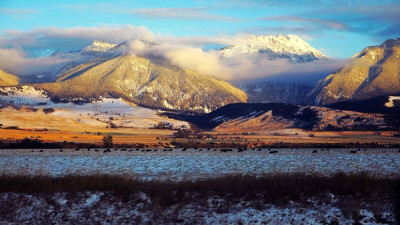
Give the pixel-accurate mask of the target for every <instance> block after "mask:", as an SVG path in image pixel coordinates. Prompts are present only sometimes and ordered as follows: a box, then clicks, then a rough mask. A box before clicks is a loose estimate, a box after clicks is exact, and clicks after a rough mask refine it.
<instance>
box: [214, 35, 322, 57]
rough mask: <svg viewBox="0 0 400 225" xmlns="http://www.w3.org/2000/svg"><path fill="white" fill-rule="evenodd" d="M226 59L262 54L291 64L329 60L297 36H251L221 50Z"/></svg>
mask: <svg viewBox="0 0 400 225" xmlns="http://www.w3.org/2000/svg"><path fill="white" fill-rule="evenodd" d="M220 53H221V55H223V56H224V57H226V58H229V57H233V56H237V55H242V54H260V55H263V56H266V57H267V58H269V59H272V60H273V59H277V58H288V59H289V60H290V61H291V62H294V63H301V62H310V61H314V60H317V59H322V58H327V56H326V55H324V54H323V53H321V52H320V51H318V50H316V49H315V48H313V47H312V46H310V44H308V43H307V42H306V41H304V40H303V39H301V38H299V37H298V36H296V35H278V36H273V35H269V36H254V35H252V36H250V38H248V39H246V40H244V41H241V42H239V43H237V44H235V45H232V46H227V47H225V48H222V49H220Z"/></svg>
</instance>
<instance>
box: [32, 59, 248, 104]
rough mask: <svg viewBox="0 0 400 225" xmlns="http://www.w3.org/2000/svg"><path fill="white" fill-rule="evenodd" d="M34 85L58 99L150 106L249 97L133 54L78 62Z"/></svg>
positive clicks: (206, 78) (226, 101) (218, 82)
mask: <svg viewBox="0 0 400 225" xmlns="http://www.w3.org/2000/svg"><path fill="white" fill-rule="evenodd" d="M35 87H37V88H39V89H43V90H45V91H47V93H48V94H49V95H50V96H51V97H53V99H59V100H63V99H65V100H71V99H76V98H82V99H84V100H90V99H96V98H98V97H99V96H106V97H107V96H110V97H123V98H124V99H126V100H129V101H132V102H135V103H137V104H140V105H143V106H147V107H154V108H162V109H172V110H189V111H199V112H209V111H211V110H214V109H216V108H218V107H221V106H223V105H226V104H229V103H234V102H246V101H247V96H246V94H245V93H244V92H243V91H241V90H239V89H237V88H235V87H233V86H232V85H231V84H229V83H228V82H225V81H222V80H217V79H215V78H212V77H210V76H207V75H203V74H199V73H197V72H194V71H191V70H184V69H181V68H178V67H175V66H171V65H168V64H166V63H162V62H154V61H150V60H148V59H145V58H140V57H136V56H130V55H125V56H118V57H115V58H113V59H110V60H107V61H105V62H102V63H99V64H96V63H90V62H89V63H86V64H81V65H78V66H76V67H73V68H70V69H69V70H66V71H65V72H64V74H61V75H60V76H59V78H58V80H57V82H56V83H47V84H37V85H35Z"/></svg>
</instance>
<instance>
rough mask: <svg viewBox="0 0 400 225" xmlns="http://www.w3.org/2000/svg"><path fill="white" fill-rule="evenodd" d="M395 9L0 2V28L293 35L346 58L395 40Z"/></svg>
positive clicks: (392, 5) (204, 2) (320, 1)
mask: <svg viewBox="0 0 400 225" xmlns="http://www.w3.org/2000/svg"><path fill="white" fill-rule="evenodd" d="M399 12H400V2H399V1H387V0H380V1H369V0H365V1H361V0H354V1H340V0H339V1H327V0H316V1H306V0H294V1H289V0H283V1H269V0H249V1H246V0H234V1H219V0H194V1H183V0H177V1H101V2H100V1H53V0H40V1H32V0H19V1H16V0H0V33H1V35H2V38H3V39H7V38H9V36H10V35H9V32H10V31H14V32H15V31H19V32H21V33H20V34H19V35H20V38H23V37H22V36H23V33H24V32H30V31H32V30H34V29H38V28H42V29H43V31H44V32H43V36H46V32H45V31H46V28H59V29H66V28H74V27H92V28H93V27H102V26H111V27H112V26H124V25H133V26H143V27H145V28H146V29H148V30H150V31H151V32H152V33H154V34H156V35H165V36H177V37H181V36H184V37H192V36H193V37H196V36H201V37H218V36H227V35H237V34H241V33H252V34H258V35H269V34H296V35H299V36H300V37H303V38H304V39H306V40H307V41H308V42H309V43H310V44H311V45H312V46H314V47H315V48H317V49H319V50H321V51H323V52H324V53H325V54H327V55H329V56H331V57H338V58H346V57H350V56H351V55H353V54H355V53H356V52H358V51H360V50H362V49H363V48H364V47H366V46H369V45H376V44H380V43H381V42H383V41H384V40H386V39H388V38H395V37H400V16H399V14H400V13H399ZM36 38H38V37H36ZM99 38H101V37H99ZM83 44H86V43H85V42H82V45H83ZM9 45H10V43H8V46H6V47H10V46H9ZM3 47H4V46H3ZM21 47H22V48H23V49H26V50H27V51H35V52H36V53H37V52H46V51H49V49H52V48H47V47H46V46H43V45H40V46H34V45H32V46H26V45H24V44H23V43H21ZM78 47H79V46H78V45H72V46H68V45H67V46H64V48H70V50H76V49H75V48H78ZM34 48H36V49H34ZM64 50H67V49H64Z"/></svg>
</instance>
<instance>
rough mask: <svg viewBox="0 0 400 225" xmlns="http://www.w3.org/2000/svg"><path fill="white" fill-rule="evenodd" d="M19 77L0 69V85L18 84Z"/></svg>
mask: <svg viewBox="0 0 400 225" xmlns="http://www.w3.org/2000/svg"><path fill="white" fill-rule="evenodd" d="M19 80H20V79H19V77H17V76H15V75H12V74H9V73H6V72H4V71H3V70H0V86H11V85H18V83H19Z"/></svg>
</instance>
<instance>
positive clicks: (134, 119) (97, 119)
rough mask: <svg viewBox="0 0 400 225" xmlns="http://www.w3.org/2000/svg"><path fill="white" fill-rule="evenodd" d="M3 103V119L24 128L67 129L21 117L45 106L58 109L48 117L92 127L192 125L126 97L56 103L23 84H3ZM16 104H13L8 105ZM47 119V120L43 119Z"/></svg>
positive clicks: (0, 99) (0, 93)
mask: <svg viewBox="0 0 400 225" xmlns="http://www.w3.org/2000/svg"><path fill="white" fill-rule="evenodd" d="M0 106H2V107H6V108H4V109H3V111H4V113H0V119H1V120H2V121H1V122H2V124H3V125H4V126H14V125H18V126H19V127H21V128H39V129H41V128H50V129H60V130H64V129H65V127H66V125H65V124H59V126H57V125H55V127H49V126H47V127H46V124H47V123H45V122H42V123H41V126H38V124H37V122H38V121H36V123H28V121H27V120H21V119H20V118H29V117H32V116H38V114H41V113H42V110H43V109H45V108H53V109H55V111H54V112H52V113H51V115H49V114H47V115H45V117H50V116H52V117H55V118H59V119H62V120H64V121H73V123H79V124H81V125H83V126H87V128H88V129H90V128H93V129H96V128H99V127H105V126H106V125H107V124H106V123H107V122H110V118H112V120H113V121H112V122H113V123H114V124H115V125H116V126H119V127H127V128H131V127H134V128H151V127H154V125H157V124H158V123H166V124H171V125H172V126H173V127H174V128H179V127H182V126H185V127H190V126H189V124H188V123H187V122H184V121H177V120H173V119H169V118H166V117H161V116H159V115H158V111H157V110H152V109H147V108H143V107H139V106H136V105H134V104H132V103H129V102H127V101H125V100H123V99H122V98H100V99H99V100H98V101H93V102H90V103H85V104H74V103H72V102H70V103H54V102H52V101H51V100H50V98H49V97H48V96H47V95H46V94H45V93H44V92H43V91H39V90H36V89H35V88H33V87H31V86H21V87H2V88H0ZM7 106H13V107H7ZM14 107H28V108H34V109H37V110H38V111H37V112H33V111H32V110H24V109H22V110H17V109H15V108H14ZM9 114H20V115H18V117H17V118H14V117H10V116H8V115H9ZM42 121H45V119H42Z"/></svg>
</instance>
